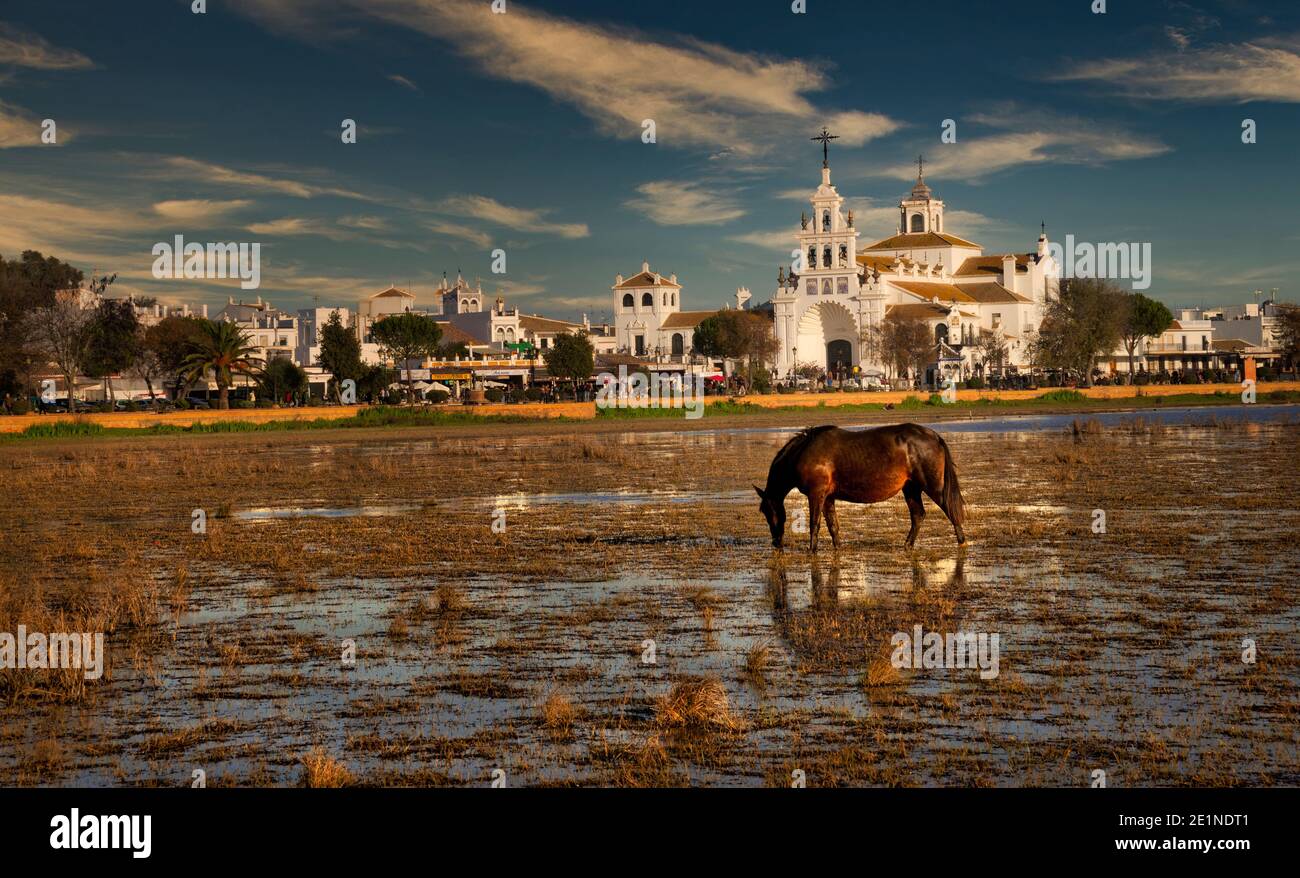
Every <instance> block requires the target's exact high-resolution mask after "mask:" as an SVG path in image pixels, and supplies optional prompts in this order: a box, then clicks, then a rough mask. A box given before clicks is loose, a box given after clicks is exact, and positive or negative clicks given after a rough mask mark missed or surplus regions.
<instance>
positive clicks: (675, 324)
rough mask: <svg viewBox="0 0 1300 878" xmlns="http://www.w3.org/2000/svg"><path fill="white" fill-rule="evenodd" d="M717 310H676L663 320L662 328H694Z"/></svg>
mask: <svg viewBox="0 0 1300 878" xmlns="http://www.w3.org/2000/svg"><path fill="white" fill-rule="evenodd" d="M717 313H718V312H717V311H677V312H675V313H673V314H669V315H668V317H667V318H666V319H665V320H664V322H663V325H662V327H661V328H662V329H694V328H695V327H696V326H699V325H700V324H701V323H703V322H704V321H705V320H708V319H709V318H710V317H712V316H713V315H714V314H717Z"/></svg>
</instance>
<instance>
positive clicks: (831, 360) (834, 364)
mask: <svg viewBox="0 0 1300 878" xmlns="http://www.w3.org/2000/svg"><path fill="white" fill-rule="evenodd" d="M826 371H827V372H829V373H830V374H831V375H834V376H835V377H836V378H843V377H847V376H848V374H849V373H850V372H852V371H853V345H852V344H851V343H850V342H849V341H847V340H846V339H842V338H837V339H835V340H834V341H832V342H828V343H827V344H826Z"/></svg>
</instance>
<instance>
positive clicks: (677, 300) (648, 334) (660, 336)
mask: <svg viewBox="0 0 1300 878" xmlns="http://www.w3.org/2000/svg"><path fill="white" fill-rule="evenodd" d="M610 289H611V291H612V293H613V304H614V348H615V350H616V351H618V352H620V353H625V354H631V355H633V356H637V357H652V358H655V359H657V360H659V361H661V362H677V363H680V362H683V361H684V360H685V358H686V357H687V356H688V355H689V353H690V350H691V339H692V337H693V335H694V333H695V327H696V326H698V325H699V324H700V322H701V321H703V320H705V319H707V318H709V317H712V316H713V315H714V314H716V313H718V312H717V311H683V310H682V307H681V305H682V303H681V295H682V286H681V284H679V283H678V282H677V275H675V274H672V275H669V276H668V277H664V276H663V275H661V274H659V273H658V272H657V271H651V270H650V263H649V262H642V263H641V271H640V272H639V273H637V274H635V275H633V276H632V277H629V278H627V279H626V280H624V278H623V275H621V274H620V275H618V276H617V277H615V279H614V286H612V287H610ZM743 292H744V296H745V298H746V299H747V298H748V296H749V291H748V290H745V291H743ZM737 301H738V302H739V301H741V300H740V298H739V294H738V298H737Z"/></svg>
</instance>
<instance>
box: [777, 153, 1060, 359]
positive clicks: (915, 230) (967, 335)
mask: <svg viewBox="0 0 1300 878" xmlns="http://www.w3.org/2000/svg"><path fill="white" fill-rule="evenodd" d="M809 201H810V204H811V206H812V216H811V217H809V216H808V215H807V214H805V215H804V216H803V219H802V226H801V229H800V231H799V232H798V233H797V235H796V239H797V243H798V249H797V250H795V251H794V253H795V254H798V258H797V259H796V260H795V263H794V265H793V266H792V267H791V270H790V272H789V274H788V275H787V274H786V272H785V270H784V269H782V270H781V271H780V272H778V279H777V283H778V287H777V289H776V292H775V294H774V296H773V299H772V306H773V317H774V320H775V326H774V329H775V332H776V337H777V341H778V342H779V344H780V349H779V351H778V353H777V359H776V363H775V367H776V371H777V374H778V376H780V377H786V376H788V375H790V374H791V373H792V372H793V371H794V369H795V368H796V366H798V365H804V364H812V365H815V366H818V367H821V368H824V369H826V370H827V372H831V373H842V374H850V373H852V371H853V368H854V367H860V368H861V370H862V371H863V372H883V371H885V370H884V368H883V364H881V363H878V362H872V361H871V359H872V358H871V356H870V353H869V352H870V346H869V345H868V344H867V338H868V337H869V330H870V328H871V327H874V326H878V325H879V324H880V322H881V321H883V320H884V319H886V318H887V317H891V316H893V317H896V318H899V319H916V320H921V321H923V322H925V323H926V324H927V325H928V326H929V327H930V329H931V332H932V333H933V338H934V341H935V344H936V349H935V362H934V364H932V368H934V369H936V370H939V371H940V372H942V374H944V375H947V374H952V375H953V376H954V378H955V379H960V378H961V377H965V376H968V375H970V374H971V373H972V369H973V367H974V365H975V364H974V362H973V361H972V357H973V352H972V349H971V348H970V347H969V345H971V344H972V343H973V342H974V341H975V340H976V339H977V338H979V335H980V332H981V331H986V332H992V333H996V334H998V335H1000V336H1001V337H1002V338H1003V339H1004V340H1005V345H1006V352H1007V361H1006V365H1008V366H1011V367H1024V366H1026V365H1027V363H1028V345H1029V340H1030V338H1031V337H1032V335H1033V334H1034V333H1035V332H1037V330H1038V326H1039V324H1040V323H1041V322H1042V319H1043V313H1044V310H1045V308H1046V306H1047V303H1048V301H1049V299H1050V298H1051V297H1053V296H1055V295H1056V292H1057V288H1058V278H1059V271H1058V268H1057V266H1056V263H1055V261H1054V260H1053V259H1052V257H1051V256H1050V255H1049V252H1048V241H1047V235H1046V230H1044V231H1043V234H1041V235H1040V236H1039V238H1038V246H1037V248H1036V250H1035V252H1032V253H1017V254H1005V255H992V256H985V255H984V248H983V247H981V246H980V245H979V244H976V243H973V242H971V241H968V240H966V239H964V238H960V237H958V236H956V235H953V234H950V233H949V232H948V231H947V229H946V227H945V224H944V203H943V201H941V200H940V199H939V198H938V197H937V196H936V195H935V194H934V192H933V191H932V190H931V189H930V187H929V186H928V185H927V184H926V182H925V179H924V165H921V166H920V167H919V169H918V172H917V179H916V185H914V186H913V187H912V191H911V193H910V194H909V195H908V196H907V197H906V198H904V199H903V200H902V201H900V202H899V205H898V220H899V225H898V229H897V232H896V233H895V234H894V235H891V236H890V237H888V238H885V239H883V240H880V241H875V242H873V243H871V244H867V245H866V246H862V245H861V244H859V241H858V229H856V228H855V227H854V224H853V212H852V211H848V212H847V214H846V213H845V211H844V209H843V207H844V198H843V197H842V196H841V195H840V194H839V193H838V192H837V191H836V190H835V187H834V186H833V185H832V184H831V171H830V166H829V162H828V161H825V160H824V161H823V163H822V180H821V185H820V186H818V187H817V189H816V191H814V192H813V193H812V196H811V198H810V199H809ZM963 346H966V347H965V350H964V351H963V350H962V347H963ZM954 348H956V349H955V350H954ZM935 377H936V376H935V375H933V374H932V375H930V376H929V379H930V380H931V381H933V380H934V379H935Z"/></svg>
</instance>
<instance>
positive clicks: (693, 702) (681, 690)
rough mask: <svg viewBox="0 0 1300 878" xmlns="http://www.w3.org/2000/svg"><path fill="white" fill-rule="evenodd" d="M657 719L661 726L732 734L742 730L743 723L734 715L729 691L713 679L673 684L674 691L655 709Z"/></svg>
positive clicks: (695, 679)
mask: <svg viewBox="0 0 1300 878" xmlns="http://www.w3.org/2000/svg"><path fill="white" fill-rule="evenodd" d="M655 718H656V720H657V722H658V723H659V725H661V726H686V727H690V728H716V729H724V730H726V731H729V732H734V731H738V730H739V729H741V728H742V723H741V722H740V720H738V719H736V718H735V717H734V716H732V715H731V704H730V702H729V701H728V700H727V687H725V686H723V685H722V682H721V681H720V680H717V679H715V678H712V677H706V678H690V679H686V680H681V681H679V682H677V683H674V684H673V688H672V690H671V691H670V692H669V693H668V694H667V695H665V696H663V697H661V698H660V699H659V701H658V703H657V704H656V705H655Z"/></svg>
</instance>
